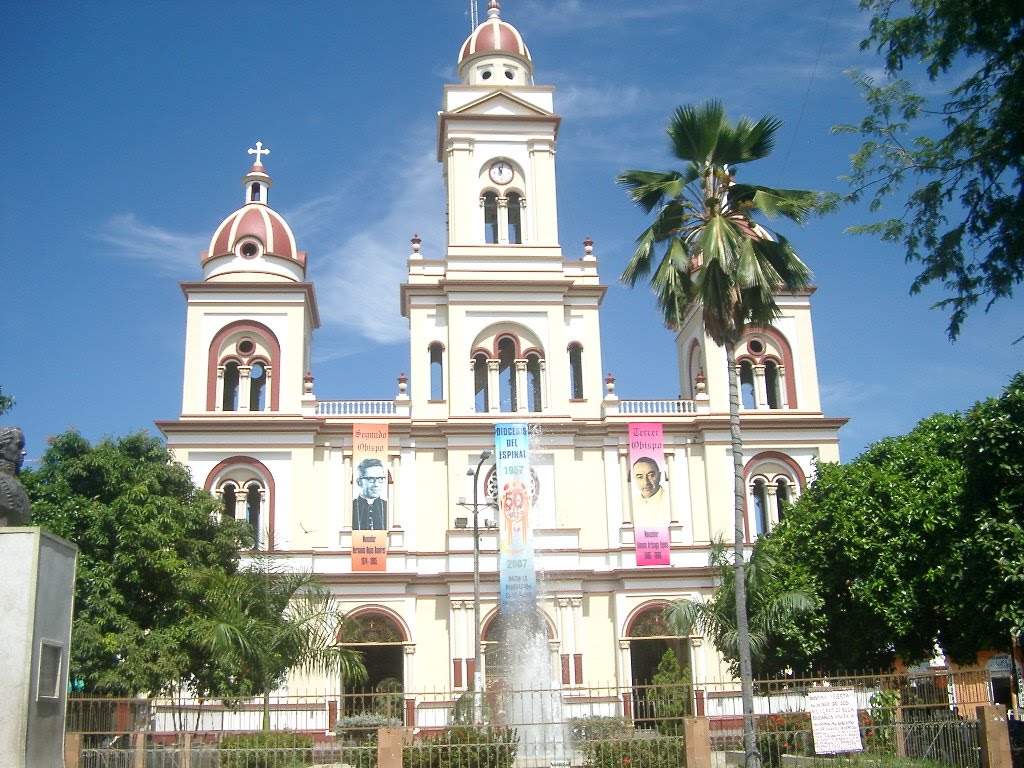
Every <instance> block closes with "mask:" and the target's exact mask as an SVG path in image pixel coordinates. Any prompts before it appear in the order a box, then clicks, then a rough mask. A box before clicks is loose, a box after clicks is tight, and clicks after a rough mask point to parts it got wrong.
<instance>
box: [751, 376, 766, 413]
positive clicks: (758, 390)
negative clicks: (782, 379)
mask: <svg viewBox="0 0 1024 768" xmlns="http://www.w3.org/2000/svg"><path fill="white" fill-rule="evenodd" d="M754 402H755V403H757V407H758V408H759V409H760V408H767V407H768V388H767V387H766V386H765V381H764V366H763V365H755V366H754Z"/></svg>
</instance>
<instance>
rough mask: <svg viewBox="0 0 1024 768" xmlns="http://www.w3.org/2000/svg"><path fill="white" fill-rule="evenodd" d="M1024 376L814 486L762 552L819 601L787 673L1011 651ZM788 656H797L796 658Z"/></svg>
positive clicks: (1017, 581) (1021, 499)
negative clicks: (940, 654) (937, 651)
mask: <svg viewBox="0 0 1024 768" xmlns="http://www.w3.org/2000/svg"><path fill="white" fill-rule="evenodd" d="M1022 474H1024V375H1022V374H1018V375H1017V376H1015V377H1014V378H1013V380H1012V381H1011V383H1010V385H1009V386H1008V387H1007V389H1006V391H1005V392H1004V393H1003V395H1002V396H1001V397H998V398H991V399H989V400H986V401H984V402H981V403H978V404H976V405H975V406H974V407H973V408H971V409H970V410H969V411H968V412H967V413H966V414H963V415H961V414H949V415H947V414H937V415H935V416H932V417H930V418H928V419H924V420H923V421H921V422H920V423H918V425H917V426H916V427H914V429H913V430H911V431H910V432H909V433H908V434H906V435H902V436H899V437H890V438H886V439H885V440H882V441H881V442H879V443H876V444H875V445H873V446H870V447H869V448H868V450H867V451H865V452H864V453H863V454H862V455H861V456H859V457H857V458H856V459H855V460H854V461H852V462H851V463H849V464H846V465H837V464H821V465H819V466H818V468H817V477H816V479H815V481H814V482H813V483H812V484H811V485H810V486H809V487H808V489H807V490H806V491H805V492H804V494H803V496H801V497H800V499H799V500H798V501H797V502H796V504H794V505H793V507H792V508H791V509H790V511H789V513H788V514H787V515H786V517H785V519H784V520H783V521H782V522H781V523H780V524H779V525H778V526H777V527H776V528H775V529H773V530H772V532H771V533H770V534H769V535H768V536H767V537H766V539H765V540H764V544H763V547H764V549H765V551H767V552H769V553H771V554H773V555H774V556H775V557H776V558H777V560H778V561H779V566H780V569H779V571H780V579H781V581H782V583H783V584H784V585H786V586H787V587H789V588H800V589H805V590H807V591H809V592H811V593H812V594H814V595H816V596H817V598H818V599H819V600H820V601H821V608H820V609H819V610H818V611H816V612H815V614H814V616H813V620H810V621H807V622H804V623H802V624H801V625H800V626H791V627H789V629H790V634H789V638H788V639H789V641H790V644H789V646H788V650H786V651H785V652H783V653H782V656H783V657H784V661H785V662H786V663H789V664H791V665H792V666H794V667H795V668H805V667H806V666H808V665H813V666H815V667H817V668H818V669H819V670H824V671H834V670H843V669H850V668H879V667H886V666H889V665H891V664H892V663H893V661H894V659H895V658H896V657H897V656H899V657H900V658H901V659H902V660H903V661H905V662H908V663H914V662H917V661H921V660H924V659H927V658H930V657H931V656H932V654H933V652H934V647H935V644H936V643H938V644H939V645H940V646H941V647H942V649H943V650H944V651H945V652H946V653H948V654H949V655H951V656H952V657H953V658H954V659H956V660H957V661H959V662H962V663H971V662H974V661H975V660H976V658H977V654H978V652H979V651H982V650H993V649H1008V648H1009V645H1010V642H1011V631H1013V630H1015V629H1016V630H1019V629H1020V627H1021V626H1024V604H1022V601H1021V599H1020V595H1021V594H1024V492H1022V490H1021V482H1020V478H1021V476H1022ZM787 654H788V655H787Z"/></svg>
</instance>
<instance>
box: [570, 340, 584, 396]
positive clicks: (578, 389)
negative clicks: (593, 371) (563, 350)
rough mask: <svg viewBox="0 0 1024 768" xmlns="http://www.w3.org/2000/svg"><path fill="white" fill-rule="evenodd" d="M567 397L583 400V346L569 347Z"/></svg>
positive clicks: (571, 345)
mask: <svg viewBox="0 0 1024 768" xmlns="http://www.w3.org/2000/svg"><path fill="white" fill-rule="evenodd" d="M569 397H570V398H572V399H573V400H582V399H583V346H582V345H581V344H577V343H573V344H570V345H569Z"/></svg>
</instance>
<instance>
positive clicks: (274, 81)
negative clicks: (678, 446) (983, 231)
mask: <svg viewBox="0 0 1024 768" xmlns="http://www.w3.org/2000/svg"><path fill="white" fill-rule="evenodd" d="M480 13H481V17H482V16H483V15H484V14H485V13H486V2H485V0H480ZM502 16H503V18H504V19H505V20H507V21H509V22H511V23H512V24H514V25H515V26H516V27H517V28H518V29H519V30H520V32H522V34H523V36H524V38H525V40H526V42H527V44H528V45H529V46H530V49H531V52H532V54H533V58H534V64H535V81H536V82H537V83H538V84H552V85H555V86H556V91H555V105H556V109H557V111H558V112H560V113H561V114H562V115H563V116H564V122H563V125H562V131H561V134H560V137H559V148H558V174H559V175H558V184H559V187H558V194H559V223H560V238H561V244H562V247H563V249H564V250H565V252H566V253H567V254H570V255H571V254H580V253H581V252H582V246H581V245H580V243H581V242H582V240H583V239H584V238H585V237H587V236H588V235H589V236H590V237H592V238H593V239H594V241H595V251H596V253H597V256H598V258H599V261H600V269H601V275H602V278H603V282H604V283H605V284H607V285H608V286H609V291H608V294H607V296H606V299H605V303H604V307H603V312H602V318H603V319H602V328H603V332H604V348H603V353H604V354H603V368H604V370H605V371H611V372H613V373H614V374H615V376H616V378H617V380H618V384H617V388H618V393H619V395H620V396H622V397H674V396H675V395H676V394H677V393H678V384H677V381H678V377H677V374H676V366H675V362H676V361H675V355H674V348H673V339H672V335H671V334H670V333H669V332H668V331H666V330H664V328H663V327H662V326H661V324H660V322H659V320H658V315H657V312H656V310H655V307H654V301H653V298H652V297H651V295H650V293H649V292H648V291H647V290H646V289H644V288H637V289H633V290H627V289H625V288H623V287H621V286H620V285H619V284H618V283H617V278H618V275H619V273H620V272H621V269H622V267H623V265H624V264H625V262H626V260H627V259H628V257H629V255H630V254H631V253H632V249H633V239H634V238H635V236H636V235H637V234H638V233H639V232H640V230H641V229H643V227H644V226H645V223H646V222H645V219H644V217H643V215H642V213H641V212H640V211H639V210H637V209H635V208H633V207H632V206H631V204H630V203H629V202H628V200H627V199H626V197H625V195H624V194H623V192H622V190H621V189H619V188H618V187H616V186H615V184H614V178H615V176H616V175H617V174H618V173H619V172H620V171H622V170H623V169H626V168H650V169H668V168H671V167H674V166H675V165H677V164H676V163H674V162H673V160H672V158H671V157H670V156H669V155H668V152H667V149H666V142H665V139H664V127H665V124H666V121H667V119H668V116H669V115H670V113H671V112H672V110H673V109H674V108H675V107H676V106H677V105H679V104H684V103H695V102H699V101H703V100H704V99H707V98H710V97H718V98H721V99H722V100H723V101H724V102H725V104H726V107H727V108H728V110H729V112H730V114H731V115H733V116H734V117H735V116H738V115H739V114H741V113H742V114H748V115H751V116H754V117H760V116H761V115H762V114H765V113H773V114H775V115H777V116H779V117H780V118H782V119H783V121H784V123H785V124H784V126H783V129H782V132H781V137H780V141H779V144H778V146H777V148H776V152H775V154H774V155H773V156H772V157H771V158H768V159H767V160H764V161H761V162H759V163H756V164H753V165H751V166H749V167H747V168H744V169H743V170H742V171H741V173H742V174H743V178H744V179H745V180H756V181H760V182H762V183H766V184H771V185H777V186H783V187H803V188H812V189H821V190H841V189H842V188H843V186H842V183H841V182H839V181H837V177H838V176H840V175H842V174H843V173H844V172H845V171H846V170H847V163H848V156H849V154H850V153H851V152H852V151H853V150H854V149H855V147H856V144H857V142H856V141H855V140H854V139H853V138H850V137H836V136H831V135H830V134H829V127H830V126H832V125H833V124H835V123H837V122H846V121H850V122H852V121H856V120H858V119H859V117H860V116H861V113H862V110H863V106H862V103H861V100H860V97H859V95H858V93H857V92H856V89H855V88H854V86H853V85H852V83H851V82H850V80H849V79H848V77H847V76H846V75H844V70H846V69H848V68H850V67H860V68H861V69H863V70H866V71H869V72H870V71H873V70H877V67H878V60H877V58H875V57H874V56H872V55H870V54H869V53H861V52H860V51H859V50H858V43H859V41H860V39H861V38H862V37H863V35H864V30H865V28H866V23H867V18H866V17H865V16H863V15H862V14H860V13H859V12H858V11H857V8H856V2H855V0H834V2H831V1H830V0H821V1H820V2H817V3H799V4H798V3H779V2H768V1H761V0H748V1H747V2H734V1H733V0H723V1H722V2H716V3H707V2H697V1H696V0H665V1H663V2H657V3H655V2H648V3H636V2H632V1H628V0H593V1H590V0H551V1H549V2H537V1H536V0H504V2H503V3H502ZM468 33H469V22H468V2H465V1H464V0H445V1H444V2H441V1H440V0H429V1H428V2H419V3H412V2H401V3H398V2H395V3H383V2H355V1H351V2H336V1H335V2H328V1H327V0H305V1H304V2H297V3H270V2H245V3H233V2H216V3H209V2H203V3H200V2H160V3H157V2H147V1H145V0H143V1H141V2H139V1H136V2H120V1H116V2H114V1H108V2H104V3H72V2H59V3H58V2H50V1H48V0H34V1H33V2H31V3H16V4H11V5H9V6H8V7H7V8H6V10H5V14H4V24H3V25H2V28H0V69H2V71H3V72H4V75H3V77H2V79H0V95H2V98H3V103H4V105H5V113H6V115H7V117H6V119H5V120H4V121H3V122H2V124H0V151H2V152H3V160H2V163H3V165H2V167H3V176H2V177H0V178H2V181H0V195H2V199H0V203H2V204H0V225H2V230H3V235H4V246H3V271H2V273H0V274H2V283H0V284H2V285H3V286H4V291H3V295H4V297H5V300H6V303H7V305H6V306H5V311H4V312H3V313H2V317H3V320H2V323H3V325H2V328H0V330H2V333H3V339H4V341H3V354H2V356H0V385H2V386H3V390H4V393H5V394H11V395H14V396H15V397H16V398H17V401H18V404H17V406H16V407H15V409H14V410H13V411H12V412H11V413H9V414H8V415H6V416H5V417H3V419H4V421H5V422H6V423H16V424H19V425H21V426H22V427H23V428H24V429H25V430H26V433H27V436H28V441H29V446H28V450H29V457H30V458H34V457H38V456H39V454H41V453H42V451H43V450H44V449H45V440H46V437H47V436H49V435H54V434H57V433H59V432H61V431H63V430H65V429H67V428H69V427H74V428H77V429H78V430H79V431H80V432H82V433H83V434H84V435H85V436H86V437H88V438H89V439H97V438H99V437H101V436H102V435H104V434H113V435H120V434H125V433H128V432H131V431H133V430H137V429H151V430H152V429H153V426H152V422H153V420H154V419H165V418H174V417H175V416H177V415H178V413H179V412H180V409H181V376H182V364H181V356H182V350H183V346H184V317H185V315H184V301H183V297H182V294H181V292H180V290H179V288H178V282H179V281H182V280H197V279H199V278H200V276H201V272H200V268H199V252H200V251H201V250H204V249H205V248H206V247H207V244H208V242H209V238H210V236H211V234H212V233H213V231H214V229H215V228H216V226H217V225H218V224H219V222H220V221H221V220H222V219H223V218H224V217H225V216H226V215H227V214H228V213H230V212H231V211H233V210H235V209H236V208H237V207H238V206H239V205H241V203H242V188H241V185H240V184H239V180H240V179H241V177H242V175H243V174H244V173H245V171H246V170H247V168H248V167H249V164H250V161H251V158H250V157H249V156H248V155H247V154H246V152H245V150H246V149H247V148H248V147H251V146H253V145H254V143H255V142H256V141H257V140H261V141H263V143H264V145H266V146H267V147H269V148H270V149H271V155H270V156H269V158H267V159H266V161H265V162H266V165H267V168H268V170H269V171H270V173H271V174H272V176H273V178H274V181H275V186H274V189H273V190H272V193H271V194H272V196H271V204H272V205H273V207H275V208H276V209H277V210H278V211H280V212H281V213H282V214H284V216H285V217H286V218H287V220H288V221H289V223H290V224H291V226H292V229H293V230H294V232H295V234H296V238H297V240H298V243H299V247H300V248H302V249H304V250H306V251H308V252H309V259H310V262H309V263H310V271H309V277H310V279H312V280H313V281H314V282H315V284H316V290H317V295H318V300H319V303H320V309H321V315H322V319H323V326H322V327H321V329H320V330H319V331H318V332H317V334H316V336H315V337H314V354H315V358H314V365H313V373H314V375H315V376H316V394H317V396H318V397H319V398H321V399H340V398H363V397H365V398H380V397H391V396H393V394H394V393H395V391H396V385H395V377H397V375H398V374H399V373H400V372H401V371H405V370H408V367H409V366H408V359H409V349H408V344H407V342H406V325H405V320H404V318H402V317H401V314H400V312H399V307H398V285H399V284H400V282H401V281H402V279H403V277H404V268H405V258H406V256H407V254H408V252H409V238H410V237H411V236H412V235H413V233H419V234H420V235H421V237H422V238H423V250H424V253H425V254H429V255H434V254H439V253H440V252H441V251H442V249H443V247H444V239H443V215H444V206H443V196H442V185H441V174H440V166H439V165H438V164H437V162H436V159H435V142H436V122H437V120H436V113H437V110H438V108H439V107H440V104H441V92H442V88H443V86H444V84H445V83H449V82H454V81H455V61H456V57H457V54H458V50H459V47H460V45H461V44H462V42H463V40H464V39H465V37H466V36H467V35H468ZM867 218H868V213H867V211H866V210H863V209H862V210H856V209H850V210H846V211H844V212H842V213H841V214H840V215H837V216H834V217H831V218H827V219H819V220H815V221H813V222H811V223H810V224H809V225H807V226H806V227H804V228H802V229H801V228H793V227H788V228H786V227H783V228H782V229H783V231H784V232H785V233H786V234H787V236H789V238H790V239H791V240H792V241H793V242H794V244H795V245H796V247H797V249H798V251H799V252H800V253H801V255H802V256H803V258H804V260H805V261H806V262H807V263H808V264H809V265H810V266H811V268H812V269H813V270H814V273H815V279H816V282H817V283H818V286H819V288H818V291H817V293H816V294H815V296H814V299H813V306H814V318H815V335H816V350H817V358H818V367H819V375H820V381H821V387H822V394H823V401H824V410H825V413H826V414H827V415H829V416H844V417H849V418H850V419H851V421H850V423H849V424H848V425H847V426H846V427H845V428H844V429H843V431H842V432H841V437H842V440H843V442H842V454H843V457H844V459H846V460H848V459H850V458H852V457H853V456H854V455H856V454H857V453H859V452H860V451H861V450H862V449H863V448H864V447H865V445H867V444H868V443H870V442H872V441H875V440H877V439H880V438H881V437H884V436H886V435H890V434H898V433H901V432H905V431H906V430H908V429H909V428H910V427H912V426H913V424H914V423H915V422H916V421H917V420H918V419H920V418H923V417H925V416H927V415H929V414H931V413H934V412H936V411H950V410H959V409H963V408H966V407H968V406H969V405H971V404H972V403H973V402H974V401H976V400H978V399H980V398H984V397H987V396H990V395H993V394H996V393H998V392H999V391H1000V389H1001V388H1002V387H1003V386H1005V384H1006V383H1007V382H1008V380H1009V378H1010V376H1011V375H1012V374H1013V373H1014V372H1015V371H1016V370H1018V369H1019V368H1021V367H1022V366H1021V359H1022V353H1024V344H1021V345H1017V346H1012V342H1013V340H1014V339H1016V338H1017V337H1019V336H1021V335H1022V333H1024V330H1022V329H1024V310H1022V308H1021V305H1020V302H1019V301H1011V302H1002V303H1001V304H997V305H995V307H994V308H993V309H992V311H991V312H989V313H988V314H987V315H986V314H983V313H982V312H981V310H978V311H977V312H975V313H974V315H972V317H971V318H970V319H969V321H968V322H967V324H966V326H965V328H964V331H963V334H962V337H961V339H960V340H959V341H958V342H957V343H956V344H955V345H954V344H950V342H949V341H948V340H947V339H946V337H945V326H946V318H945V317H944V316H943V315H942V314H941V313H940V312H939V311H933V310H930V309H929V306H930V304H931V303H932V302H933V301H935V300H936V299H938V298H940V294H938V293H937V292H928V293H926V294H925V295H923V296H915V297H910V296H909V295H908V292H907V290H908V287H909V285H910V282H911V280H912V278H913V276H914V274H915V270H914V267H913V265H906V264H904V263H903V258H902V252H901V251H900V250H898V249H897V248H894V247H891V246H884V245H882V244H880V243H878V242H877V241H875V240H872V239H869V238H867V237H864V236H853V235H849V234H845V233H844V228H845V227H847V226H849V225H851V224H854V223H858V222H863V221H865V220H867ZM366 296H372V297H374V298H373V301H372V302H371V304H370V306H369V307H367V305H366V303H365V297H366Z"/></svg>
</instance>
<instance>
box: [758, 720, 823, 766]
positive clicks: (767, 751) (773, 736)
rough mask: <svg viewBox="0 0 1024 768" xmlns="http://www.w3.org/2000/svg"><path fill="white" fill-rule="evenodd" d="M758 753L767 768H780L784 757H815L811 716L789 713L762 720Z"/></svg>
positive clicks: (759, 721) (759, 728) (759, 727)
mask: <svg viewBox="0 0 1024 768" xmlns="http://www.w3.org/2000/svg"><path fill="white" fill-rule="evenodd" d="M757 751H758V752H760V754H761V763H762V764H763V765H764V766H766V768H767V767H768V766H770V768H778V766H780V765H781V764H782V756H783V755H813V754H814V736H813V735H812V734H811V716H810V715H809V714H808V713H806V712H787V713H781V714H777V715H768V716H767V717H762V718H760V719H759V720H758V723H757Z"/></svg>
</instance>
